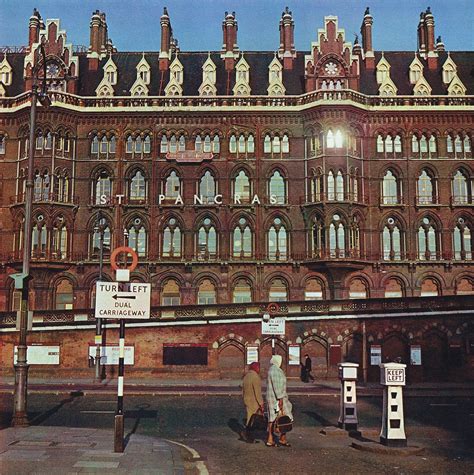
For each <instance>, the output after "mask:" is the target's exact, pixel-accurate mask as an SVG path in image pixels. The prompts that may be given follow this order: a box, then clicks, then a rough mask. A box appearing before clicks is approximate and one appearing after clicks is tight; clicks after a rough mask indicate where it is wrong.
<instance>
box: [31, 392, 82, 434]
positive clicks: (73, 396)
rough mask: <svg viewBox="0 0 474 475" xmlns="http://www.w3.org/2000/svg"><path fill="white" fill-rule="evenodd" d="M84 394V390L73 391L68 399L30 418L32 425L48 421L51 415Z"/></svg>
mask: <svg viewBox="0 0 474 475" xmlns="http://www.w3.org/2000/svg"><path fill="white" fill-rule="evenodd" d="M82 396H84V393H83V392H82V391H73V392H71V393H70V395H69V397H68V398H66V399H63V400H62V401H61V402H60V403H59V404H56V406H54V407H52V408H51V409H49V410H48V411H46V412H43V413H41V414H39V415H38V416H36V417H33V418H32V419H31V420H30V425H32V426H39V425H41V424H42V423H43V422H44V421H46V420H47V419H48V418H49V417H51V416H52V415H53V414H56V413H57V412H58V411H59V410H60V409H61V408H62V407H63V406H65V405H66V404H70V403H72V402H73V401H74V400H75V399H77V398H80V397H82Z"/></svg>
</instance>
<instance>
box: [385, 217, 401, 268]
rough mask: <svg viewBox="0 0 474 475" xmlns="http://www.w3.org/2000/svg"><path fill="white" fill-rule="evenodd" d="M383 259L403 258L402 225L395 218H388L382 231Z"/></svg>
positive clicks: (396, 259) (397, 259) (395, 259)
mask: <svg viewBox="0 0 474 475" xmlns="http://www.w3.org/2000/svg"><path fill="white" fill-rule="evenodd" d="M382 248H383V259H384V260H386V261H399V260H400V259H401V258H402V237H401V233H400V227H399V225H398V223H397V222H396V221H395V219H393V218H391V217H390V218H388V219H387V224H386V225H385V227H384V228H383V232H382Z"/></svg>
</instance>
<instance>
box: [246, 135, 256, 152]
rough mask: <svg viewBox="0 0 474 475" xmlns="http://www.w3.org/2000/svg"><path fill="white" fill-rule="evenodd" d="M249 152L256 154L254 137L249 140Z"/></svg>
mask: <svg viewBox="0 0 474 475" xmlns="http://www.w3.org/2000/svg"><path fill="white" fill-rule="evenodd" d="M247 152H248V153H255V142H254V139H253V135H249V136H248V138H247Z"/></svg>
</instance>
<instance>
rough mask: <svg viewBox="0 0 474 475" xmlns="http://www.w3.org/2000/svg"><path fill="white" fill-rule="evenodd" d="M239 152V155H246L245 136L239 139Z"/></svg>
mask: <svg viewBox="0 0 474 475" xmlns="http://www.w3.org/2000/svg"><path fill="white" fill-rule="evenodd" d="M238 145H239V147H238V150H239V153H245V149H246V147H245V135H243V134H241V135H240V137H239V142H238Z"/></svg>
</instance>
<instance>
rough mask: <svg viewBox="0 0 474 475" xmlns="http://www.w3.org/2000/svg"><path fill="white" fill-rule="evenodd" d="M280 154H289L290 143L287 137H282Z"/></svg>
mask: <svg viewBox="0 0 474 475" xmlns="http://www.w3.org/2000/svg"><path fill="white" fill-rule="evenodd" d="M281 153H290V141H289V139H288V135H286V134H285V135H283V138H282V140H281Z"/></svg>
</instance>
